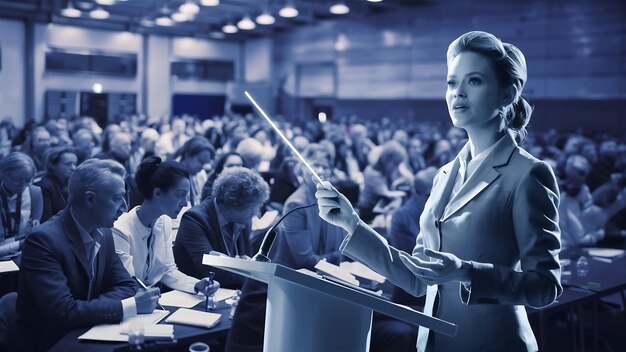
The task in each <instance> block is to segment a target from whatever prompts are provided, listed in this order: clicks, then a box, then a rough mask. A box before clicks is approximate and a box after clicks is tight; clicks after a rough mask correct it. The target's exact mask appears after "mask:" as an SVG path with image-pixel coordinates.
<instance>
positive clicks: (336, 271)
mask: <svg viewBox="0 0 626 352" xmlns="http://www.w3.org/2000/svg"><path fill="white" fill-rule="evenodd" d="M315 269H317V270H319V271H321V272H324V273H326V274H328V275H331V276H333V277H335V278H337V279H340V280H343V281H345V282H347V283H350V284H352V285H356V286H359V285H360V284H359V280H357V279H356V277H354V275H352V274H350V272H348V271H347V270H346V269H344V268H340V267H339V266H338V265H335V264H332V263H329V262H327V261H325V260H320V261H319V262H317V264H315Z"/></svg>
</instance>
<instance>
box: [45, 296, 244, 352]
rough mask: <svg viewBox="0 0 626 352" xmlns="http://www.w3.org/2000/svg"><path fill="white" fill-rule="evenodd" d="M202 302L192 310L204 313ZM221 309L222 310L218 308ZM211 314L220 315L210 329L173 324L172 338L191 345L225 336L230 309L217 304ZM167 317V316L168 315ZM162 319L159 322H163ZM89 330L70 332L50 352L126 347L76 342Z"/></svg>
mask: <svg viewBox="0 0 626 352" xmlns="http://www.w3.org/2000/svg"><path fill="white" fill-rule="evenodd" d="M203 305H204V302H200V303H199V304H198V305H196V306H195V307H194V308H193V309H196V310H201V311H204V306H203ZM220 307H222V308H220ZM164 308H165V309H167V310H169V311H170V314H171V313H174V312H175V311H176V310H178V307H170V306H165V307H164ZM212 312H213V313H219V314H221V315H222V319H221V320H220V322H219V323H218V324H217V325H215V326H214V327H212V328H211V329H205V328H198V327H194V326H188V325H181V324H173V325H174V338H175V339H176V340H177V341H178V343H187V344H191V343H192V342H195V341H199V340H205V339H209V338H212V337H215V336H218V335H219V334H225V333H226V332H227V331H228V330H229V329H230V327H231V325H232V321H231V320H230V319H229V318H228V315H229V314H230V307H229V306H226V305H225V303H224V302H219V305H218V309H216V310H213V311H212ZM168 316H169V315H168ZM165 319H167V317H166V318H164V319H163V320H161V322H162V323H164V322H165ZM87 330H89V328H80V329H74V330H72V331H70V332H69V333H68V334H67V335H65V336H64V337H63V338H62V339H61V340H59V341H58V342H57V343H56V344H55V345H54V346H52V348H51V349H50V350H49V351H51V352H54V351H57V352H70V351H90V352H92V351H102V352H104V351H114V350H115V349H120V348H124V347H126V346H128V344H127V343H125V342H106V341H85V340H78V337H79V336H80V335H82V334H83V333H85V332H86V331H87Z"/></svg>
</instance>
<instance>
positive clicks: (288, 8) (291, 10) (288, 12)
mask: <svg viewBox="0 0 626 352" xmlns="http://www.w3.org/2000/svg"><path fill="white" fill-rule="evenodd" d="M278 14H279V15H280V16H281V17H286V18H292V17H296V16H298V9H296V8H295V7H293V5H291V4H288V5H285V7H283V8H282V9H280V11H278Z"/></svg>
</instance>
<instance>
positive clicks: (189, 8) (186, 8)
mask: <svg viewBox="0 0 626 352" xmlns="http://www.w3.org/2000/svg"><path fill="white" fill-rule="evenodd" d="M178 11H180V12H182V13H184V14H186V15H195V14H197V13H198V12H199V11H200V6H198V4H196V3H195V2H193V0H187V2H186V3H184V4H182V5H180V7H179V8H178Z"/></svg>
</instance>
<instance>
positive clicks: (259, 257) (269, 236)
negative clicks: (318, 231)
mask: <svg viewBox="0 0 626 352" xmlns="http://www.w3.org/2000/svg"><path fill="white" fill-rule="evenodd" d="M314 205H317V202H315V203H312V204H307V205H301V206H299V207H295V208H293V209H291V210H290V211H288V212H287V213H286V214H285V215H283V216H281V217H280V219H278V221H277V222H276V223H275V224H274V225H272V226H271V227H270V228H269V230H267V232H266V233H265V237H263V242H261V248H259V252H258V253H257V254H256V255H255V256H254V257H252V260H254V261H257V262H266V263H269V262H271V261H272V260H271V259H270V258H269V252H270V250H271V249H272V245H273V244H274V240H275V239H276V235H277V232H276V230H275V228H276V226H278V224H280V223H281V221H283V219H284V218H286V217H287V215H289V214H291V213H293V212H294V211H296V210H299V209H304V208H310V207H312V206H314Z"/></svg>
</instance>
